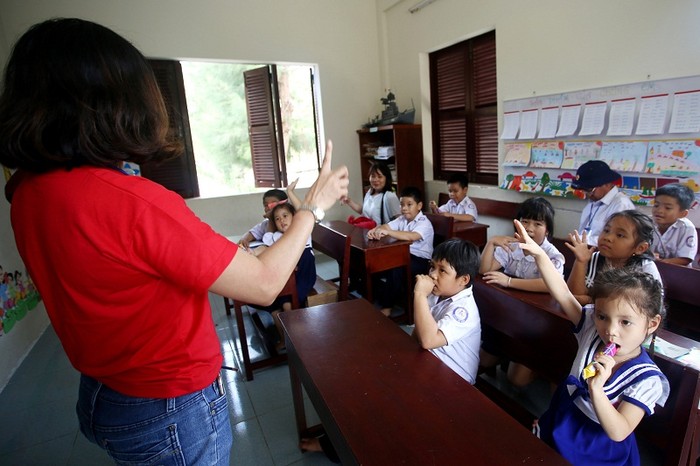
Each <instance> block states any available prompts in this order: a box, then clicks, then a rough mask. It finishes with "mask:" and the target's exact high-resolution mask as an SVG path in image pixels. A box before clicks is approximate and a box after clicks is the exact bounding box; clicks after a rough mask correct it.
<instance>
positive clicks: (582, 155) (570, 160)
mask: <svg viewBox="0 0 700 466" xmlns="http://www.w3.org/2000/svg"><path fill="white" fill-rule="evenodd" d="M601 145H602V143H601V142H600V141H572V142H566V143H564V160H563V161H562V163H561V168H562V169H566V170H576V169H577V168H578V167H580V166H581V165H583V164H584V163H586V162H588V161H589V160H593V159H596V158H598V154H600V149H601Z"/></svg>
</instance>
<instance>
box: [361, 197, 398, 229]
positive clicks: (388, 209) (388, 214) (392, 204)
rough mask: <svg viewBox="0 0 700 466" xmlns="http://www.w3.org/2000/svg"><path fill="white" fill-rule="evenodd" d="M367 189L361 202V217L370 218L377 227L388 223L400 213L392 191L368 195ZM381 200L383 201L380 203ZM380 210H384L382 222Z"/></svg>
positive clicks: (396, 199)
mask: <svg viewBox="0 0 700 466" xmlns="http://www.w3.org/2000/svg"><path fill="white" fill-rule="evenodd" d="M371 192H372V189H369V190H368V191H367V193H366V194H365V199H364V201H362V216H363V217H367V218H371V219H372V220H374V221H375V222H376V224H377V225H383V224H385V223H389V222H390V221H391V219H392V218H394V217H396V216H397V215H399V214H400V213H401V205H400V203H399V198H398V197H396V194H394V193H393V192H392V191H387V192H385V193H377V194H370V193H371ZM382 198H383V199H384V201H382ZM382 209H384V221H383V222H382Z"/></svg>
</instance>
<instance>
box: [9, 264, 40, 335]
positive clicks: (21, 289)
mask: <svg viewBox="0 0 700 466" xmlns="http://www.w3.org/2000/svg"><path fill="white" fill-rule="evenodd" d="M40 299H41V298H40V297H39V292H38V291H37V290H36V287H35V286H34V283H33V282H32V280H31V279H30V278H29V277H28V276H27V275H26V274H22V272H20V271H19V270H15V272H14V273H10V272H5V271H4V270H3V268H2V266H0V335H2V334H3V333H9V332H10V330H12V328H13V327H14V326H15V323H16V322H17V321H19V320H22V319H24V317H25V316H26V315H27V312H28V311H31V310H32V309H34V308H35V307H36V305H37V304H38V303H39V300H40Z"/></svg>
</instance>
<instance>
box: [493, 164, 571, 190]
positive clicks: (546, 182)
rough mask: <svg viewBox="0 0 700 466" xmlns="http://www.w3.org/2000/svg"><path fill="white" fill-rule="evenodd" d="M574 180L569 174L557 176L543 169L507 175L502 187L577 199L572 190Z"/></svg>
mask: <svg viewBox="0 0 700 466" xmlns="http://www.w3.org/2000/svg"><path fill="white" fill-rule="evenodd" d="M555 171H557V170H555ZM573 178H574V175H573V174H572V173H568V172H567V173H564V174H562V175H555V174H552V173H551V171H549V170H541V169H533V170H527V169H524V170H522V171H515V170H514V173H508V174H507V175H506V177H505V178H504V180H503V183H502V184H501V186H500V187H501V189H510V190H513V191H518V192H523V193H532V194H539V195H544V196H559V197H577V192H576V191H575V190H573V189H571V181H572V180H573Z"/></svg>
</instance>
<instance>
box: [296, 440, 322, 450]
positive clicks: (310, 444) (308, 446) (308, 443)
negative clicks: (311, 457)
mask: <svg viewBox="0 0 700 466" xmlns="http://www.w3.org/2000/svg"><path fill="white" fill-rule="evenodd" d="M299 449H300V450H301V451H323V450H322V449H321V441H320V440H319V439H317V438H303V439H301V441H300V442H299Z"/></svg>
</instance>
